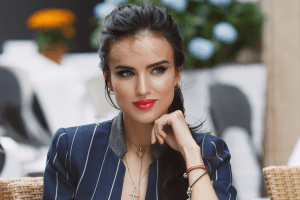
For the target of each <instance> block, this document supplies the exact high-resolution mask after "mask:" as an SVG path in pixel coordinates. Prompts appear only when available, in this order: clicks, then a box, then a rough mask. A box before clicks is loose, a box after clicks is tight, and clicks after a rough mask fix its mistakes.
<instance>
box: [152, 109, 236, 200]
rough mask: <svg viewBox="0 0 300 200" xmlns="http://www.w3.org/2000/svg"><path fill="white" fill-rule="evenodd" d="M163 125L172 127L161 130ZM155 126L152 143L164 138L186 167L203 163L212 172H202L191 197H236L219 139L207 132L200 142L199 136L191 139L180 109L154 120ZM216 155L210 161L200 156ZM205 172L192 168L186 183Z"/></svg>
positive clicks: (202, 199)
mask: <svg viewBox="0 0 300 200" xmlns="http://www.w3.org/2000/svg"><path fill="white" fill-rule="evenodd" d="M166 124H168V125H171V127H172V129H170V130H164V129H163V126H164V125H166ZM154 125H155V126H154V127H153V130H152V138H151V142H152V144H154V143H155V142H156V140H158V141H159V142H160V144H163V143H164V141H166V142H167V143H168V145H169V146H170V147H171V148H173V149H174V150H177V151H179V152H180V153H181V154H182V156H183V157H184V159H185V162H186V167H187V168H190V167H192V166H196V165H203V164H205V165H207V166H209V168H210V171H211V174H210V175H208V174H205V175H204V176H203V177H202V178H201V179H200V180H198V181H197V182H196V183H195V184H194V185H193V187H192V194H191V198H192V200H200V199H201V200H204V199H210V200H212V199H221V200H223V199H230V200H231V199H235V197H236V191H235V189H234V187H233V186H232V185H231V169H230V164H229V159H230V154H229V152H228V148H227V146H226V144H225V143H224V141H223V140H222V139H220V138H217V137H214V136H210V135H206V136H207V138H206V139H205V138H203V142H202V144H200V146H199V145H198V144H197V142H200V141H198V140H199V137H196V138H195V139H194V138H193V136H192V134H191V132H190V130H189V128H188V126H187V124H186V121H185V118H184V116H183V114H182V112H181V111H175V112H173V113H170V114H165V115H163V116H162V117H160V118H159V119H157V120H156V121H155V123H154ZM201 151H203V152H201ZM225 151H226V152H225ZM227 152H228V153H227ZM217 154H220V155H219V158H217V159H215V160H214V161H213V162H211V163H209V162H208V161H207V160H205V159H203V158H202V155H205V157H207V158H213V157H215V156H216V155H217ZM204 172H205V170H203V169H196V170H192V171H191V172H190V173H189V174H188V180H189V185H190V186H191V185H192V183H194V182H195V180H196V179H198V178H199V177H200V176H201V175H202V174H203V173H204Z"/></svg>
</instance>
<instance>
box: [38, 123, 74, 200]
mask: <svg viewBox="0 0 300 200" xmlns="http://www.w3.org/2000/svg"><path fill="white" fill-rule="evenodd" d="M68 159H69V153H68V142H67V134H66V132H65V129H59V130H58V131H57V132H56V133H55V135H54V136H53V138H52V141H51V145H50V148H49V151H48V155H47V163H46V169H45V174H44V191H43V200H53V199H64V200H70V199H73V196H74V192H75V184H74V181H73V179H72V176H71V174H70V172H69V170H68V169H69V165H68Z"/></svg>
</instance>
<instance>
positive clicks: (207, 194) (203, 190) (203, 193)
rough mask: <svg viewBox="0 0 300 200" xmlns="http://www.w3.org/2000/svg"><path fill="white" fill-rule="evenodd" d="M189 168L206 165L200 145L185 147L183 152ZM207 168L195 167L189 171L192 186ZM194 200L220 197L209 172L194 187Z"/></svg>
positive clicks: (210, 199) (211, 199)
mask: <svg viewBox="0 0 300 200" xmlns="http://www.w3.org/2000/svg"><path fill="white" fill-rule="evenodd" d="M182 155H183V157H184V159H185V162H186V167H187V169H188V168H190V167H192V166H196V165H204V162H203V159H202V156H201V153H200V148H199V146H198V145H190V146H189V147H187V148H185V149H184V150H183V153H182ZM205 172H206V170H204V169H195V170H192V171H190V172H189V173H188V180H189V186H191V185H192V184H193V183H194V182H195V181H196V180H197V179H198V178H199V177H200V176H201V175H202V174H203V173H205ZM191 199H192V200H200V199H201V200H205V199H209V200H213V199H218V197H217V195H216V193H215V190H214V188H213V186H212V184H211V180H210V178H209V174H205V175H204V176H203V177H202V178H200V179H199V180H198V181H197V182H196V183H195V184H194V185H193V187H192V194H191Z"/></svg>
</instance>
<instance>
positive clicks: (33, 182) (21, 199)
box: [0, 177, 44, 200]
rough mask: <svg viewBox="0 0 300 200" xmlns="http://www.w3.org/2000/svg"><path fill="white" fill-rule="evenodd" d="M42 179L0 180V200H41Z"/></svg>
mask: <svg viewBox="0 0 300 200" xmlns="http://www.w3.org/2000/svg"><path fill="white" fill-rule="evenodd" d="M43 182H44V178H43V177H34V178H33V177H24V178H1V179H0V199H1V200H29V199H35V200H39V199H42V196H43Z"/></svg>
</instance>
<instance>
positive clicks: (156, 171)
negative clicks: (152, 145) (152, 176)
mask: <svg viewBox="0 0 300 200" xmlns="http://www.w3.org/2000/svg"><path fill="white" fill-rule="evenodd" d="M157 182H158V160H157V161H156V200H158V189H157Z"/></svg>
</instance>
